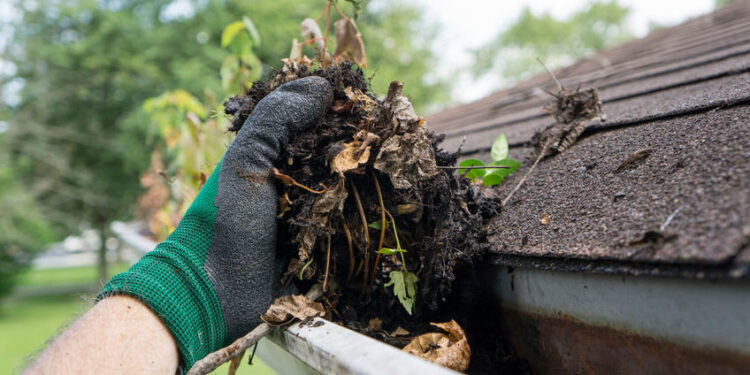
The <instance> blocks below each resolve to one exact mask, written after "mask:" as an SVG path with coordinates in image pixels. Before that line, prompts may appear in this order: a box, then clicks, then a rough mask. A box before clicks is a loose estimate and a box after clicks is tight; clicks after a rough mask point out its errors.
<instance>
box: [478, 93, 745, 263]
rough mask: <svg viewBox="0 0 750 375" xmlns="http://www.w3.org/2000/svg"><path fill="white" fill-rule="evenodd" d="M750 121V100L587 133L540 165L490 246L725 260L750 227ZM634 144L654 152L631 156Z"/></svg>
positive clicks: (504, 250)
mask: <svg viewBox="0 0 750 375" xmlns="http://www.w3.org/2000/svg"><path fill="white" fill-rule="evenodd" d="M748 123H750V106H748V105H739V106H736V107H732V108H727V109H718V110H712V111H708V112H704V113H698V114H695V115H691V116H683V117H679V118H673V119H667V120H661V121H656V122H652V123H645V124H642V125H637V126H631V127H625V128H620V129H616V130H611V131H606V132H599V133H596V134H593V135H592V136H590V137H587V138H584V139H582V140H580V141H579V142H578V143H577V144H576V146H575V147H573V148H572V149H570V150H568V151H567V152H566V153H565V154H563V155H557V156H554V157H551V158H549V159H548V160H546V161H545V162H543V163H540V164H539V166H538V167H537V170H536V171H535V172H534V177H533V183H531V184H528V185H527V186H525V187H524V188H522V189H520V190H519V191H518V193H517V195H516V197H514V200H513V201H512V202H511V204H509V205H508V206H507V207H506V209H505V210H504V212H503V214H502V215H500V216H498V217H496V218H495V219H494V220H493V221H492V224H491V231H492V234H491V236H490V242H491V243H492V247H493V250H492V251H493V252H494V253H498V254H513V255H522V256H531V257H555V258H565V259H575V258H579V259H588V260H594V259H596V260H607V259H610V260H620V261H628V262H653V261H661V262H664V263H690V262H693V263H697V264H708V265H710V264H722V263H726V262H728V261H730V260H732V259H733V257H734V256H735V255H737V254H738V252H739V251H740V249H741V247H742V246H743V244H745V243H747V238H748V234H747V233H746V232H748V229H747V228H748V226H750V225H749V224H748V223H749V222H750V137H748V136H747V134H748V133H747V124H748ZM639 150H651V151H650V153H648V156H647V157H636V158H633V155H634V154H638V155H646V152H643V151H641V152H640V153H639V152H638V151H639ZM634 159H638V160H637V161H635V162H632V163H628V160H634ZM527 164H528V163H525V165H527ZM623 165H626V166H625V167H622V168H620V167H621V166H623ZM522 174H523V170H519V172H518V173H516V174H515V175H514V176H513V177H511V178H509V180H508V181H507V183H504V184H503V185H502V187H501V189H502V190H504V191H507V190H508V189H510V186H512V185H513V184H514V181H516V179H517V178H518V176H519V175H522ZM500 194H501V195H502V194H503V192H501V193H500ZM678 210H679V211H678ZM675 212H676V214H675ZM543 214H546V215H548V216H549V218H550V221H549V224H548V225H543V224H542V223H540V218H541V217H542V215H543ZM673 214H674V216H672V215H673ZM670 216H672V220H671V221H669V223H668V225H666V226H665V223H666V222H667V221H668V219H669V217H670Z"/></svg>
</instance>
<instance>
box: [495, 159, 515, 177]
mask: <svg viewBox="0 0 750 375" xmlns="http://www.w3.org/2000/svg"><path fill="white" fill-rule="evenodd" d="M490 166H493V167H508V168H500V169H490V173H489V174H498V175H500V176H502V177H505V176H509V175H511V174H513V172H515V171H516V170H517V169H518V168H519V167H520V166H521V162H520V161H518V160H515V159H510V158H507V159H503V160H496V161H493V162H492V163H490Z"/></svg>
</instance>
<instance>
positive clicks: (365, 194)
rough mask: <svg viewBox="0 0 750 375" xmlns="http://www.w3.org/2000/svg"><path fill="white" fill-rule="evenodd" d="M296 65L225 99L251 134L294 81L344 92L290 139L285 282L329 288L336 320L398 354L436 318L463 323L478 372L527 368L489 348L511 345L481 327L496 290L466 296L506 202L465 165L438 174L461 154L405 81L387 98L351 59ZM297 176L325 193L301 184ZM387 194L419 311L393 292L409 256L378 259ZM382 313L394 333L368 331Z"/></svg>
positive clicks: (284, 201) (283, 220)
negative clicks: (427, 117)
mask: <svg viewBox="0 0 750 375" xmlns="http://www.w3.org/2000/svg"><path fill="white" fill-rule="evenodd" d="M285 69H286V70H282V71H279V72H276V73H275V74H273V75H272V78H271V79H270V80H269V81H267V82H256V83H255V84H253V86H252V87H251V88H250V89H249V90H248V92H247V93H245V95H242V96H238V97H234V98H230V99H229V100H228V101H227V102H226V103H225V111H226V113H227V114H228V115H230V116H231V117H232V119H233V121H232V127H231V129H230V130H233V131H239V130H240V129H241V127H242V125H243V124H244V122H245V120H246V118H247V117H248V116H249V115H250V113H251V112H252V110H253V108H254V107H255V105H256V104H257V102H258V101H259V100H260V99H262V98H263V97H265V96H266V95H268V94H269V93H270V92H271V91H273V89H275V88H276V87H278V86H279V85H280V84H282V83H284V82H287V81H290V80H293V79H297V78H302V77H306V76H310V75H315V76H320V77H324V78H326V79H327V80H328V81H329V82H330V83H331V85H332V87H333V88H334V98H333V104H332V106H331V108H329V110H328V111H327V113H326V114H325V116H324V118H323V119H322V120H321V121H320V122H319V123H318V124H316V125H315V126H314V127H313V128H312V129H311V130H309V131H307V132H304V133H301V134H298V135H296V137H295V138H294V139H292V140H291V141H290V143H289V145H288V146H287V147H286V149H285V150H284V151H283V154H282V158H281V162H280V163H279V165H278V166H277V168H278V172H277V175H278V176H279V177H280V182H281V181H285V183H284V184H281V183H280V184H279V187H280V189H279V192H280V199H281V200H280V219H279V236H278V238H279V243H278V250H277V251H278V253H279V254H280V255H281V256H287V257H290V258H291V260H290V264H289V268H288V270H287V272H286V274H285V276H284V279H283V281H284V282H287V283H288V282H295V283H297V284H298V286H300V289H301V290H305V289H306V286H307V285H310V284H312V283H314V282H326V283H327V285H328V286H329V292H328V293H327V294H326V296H325V297H324V299H323V301H324V306H325V308H326V310H327V311H328V313H329V314H330V318H331V319H333V320H334V321H337V322H340V323H342V324H344V325H346V326H348V327H350V328H352V329H355V330H358V331H360V332H362V333H365V334H368V335H370V336H373V337H376V338H378V339H380V340H382V341H385V342H388V343H390V344H392V345H396V346H398V347H402V346H404V345H405V344H406V343H407V342H408V340H404V337H394V336H392V335H390V334H389V333H390V332H393V331H394V330H396V329H397V328H398V327H402V328H405V329H406V330H408V331H409V335H408V337H413V336H415V335H417V334H420V333H423V332H427V331H433V330H434V328H433V327H431V326H430V325H429V322H436V321H437V322H439V321H447V320H450V319H456V320H457V321H458V322H459V324H461V325H462V326H464V327H465V329H466V332H467V336H468V339H469V343H470V345H472V352H473V353H474V355H473V358H472V365H471V366H472V367H471V368H470V369H469V370H470V372H473V373H491V372H492V369H493V368H497V366H500V364H506V367H507V368H512V367H513V366H516V363H517V361H516V360H515V359H514V358H513V356H512V355H511V354H509V352H508V351H507V350H505V349H504V348H503V347H502V346H497V345H484V344H485V343H492V344H495V343H497V340H499V338H497V337H496V336H497V332H498V331H497V330H494V331H492V330H488V327H487V326H486V324H489V323H486V324H480V323H479V322H481V321H485V322H486V321H487V320H488V319H486V315H484V314H485V313H490V310H489V309H490V307H489V306H487V304H488V302H487V301H488V300H489V296H488V295H486V293H488V291H486V290H485V289H484V288H479V287H477V288H468V289H475V291H474V292H472V293H469V294H467V292H466V290H467V288H466V285H467V284H471V283H473V284H471V285H477V282H476V281H472V280H474V279H475V277H474V276H475V275H476V272H475V271H474V268H473V266H474V265H476V264H478V263H481V262H482V260H483V259H484V257H485V255H486V254H487V251H488V249H489V243H488V242H487V232H486V225H485V224H486V223H487V221H488V220H489V219H490V218H491V217H493V216H495V215H497V214H498V210H499V207H500V205H499V201H498V199H497V197H496V196H495V195H493V194H489V195H488V194H486V193H484V191H485V190H484V189H482V188H481V187H480V186H478V185H475V184H471V183H470V182H469V180H468V179H465V178H461V177H460V176H458V175H457V174H456V173H455V171H454V170H450V169H438V168H439V167H440V166H453V165H455V163H456V161H457V158H458V155H457V154H452V153H446V152H444V151H442V150H441V149H440V147H439V144H440V142H441V141H442V137H440V136H438V135H435V134H433V133H432V132H430V131H429V130H428V128H427V127H426V126H424V125H423V122H424V121H423V120H422V119H421V118H419V117H417V116H416V114H414V113H413V110H412V109H411V104H409V103H408V99H406V97H404V96H403V95H402V93H401V90H402V86H401V85H400V84H398V83H392V84H391V87H390V89H389V92H388V94H387V96H386V97H385V98H384V99H378V98H377V97H376V96H375V95H374V94H373V93H372V92H371V91H370V87H369V83H368V81H367V80H366V79H365V78H364V75H363V73H362V71H361V70H359V69H358V68H356V67H353V66H352V65H350V64H346V63H344V64H340V65H336V66H332V67H328V68H326V69H317V70H310V69H308V68H307V66H305V65H300V66H291V65H287V66H286V67H285ZM343 156H346V157H343ZM337 169H338V170H345V172H344V173H336V172H335V171H334V170H337ZM292 180H293V181H295V182H297V183H299V184H301V185H304V186H307V187H309V188H310V189H312V190H319V191H322V193H319V194H318V193H311V192H310V191H309V190H305V189H302V188H299V187H297V186H293V185H290V184H291V181H292ZM376 181H377V183H376ZM378 187H379V188H380V190H381V193H382V197H383V206H384V207H385V209H386V212H387V213H390V214H391V215H393V217H394V218H395V222H396V227H397V228H398V235H399V239H400V243H401V246H402V247H403V248H404V249H406V253H404V255H405V260H406V262H405V263H406V268H407V269H408V271H409V272H412V273H414V274H416V276H417V277H418V278H419V281H418V283H417V296H416V304H415V306H414V311H413V314H411V315H410V314H408V313H407V312H406V310H405V309H404V308H403V307H402V306H401V305H400V303H399V300H398V299H397V298H396V297H395V296H394V293H393V289H392V288H391V287H385V284H386V283H387V282H388V281H389V273H390V272H391V271H394V270H399V269H401V265H402V262H401V260H400V258H399V257H398V254H394V255H393V256H391V255H383V256H378V255H376V252H377V250H378V248H377V245H378V242H379V238H380V236H381V230H380V229H379V228H378V227H377V226H372V225H371V226H370V227H365V225H363V221H362V219H361V216H362V214H364V216H365V217H366V223H367V224H368V225H370V224H373V223H376V224H382V215H383V214H384V213H383V211H382V210H381V203H380V200H379V198H378V191H377V190H378ZM357 200H359V201H360V203H361V207H362V213H360V209H359V204H357ZM388 222H389V223H388V224H387V226H386V231H385V236H384V240H383V247H389V248H395V247H396V241H395V236H394V234H393V230H392V227H391V225H392V224H390V217H389V218H388ZM365 231H367V233H368V235H369V242H368V240H367V236H365ZM349 241H351V244H352V245H351V253H350V252H349V249H350V246H349ZM329 246H330V254H331V255H330V260H328V259H329V258H328V248H329ZM377 258H379V263H378V266H377V267H375V263H376V262H378V260H376V259H377ZM326 268H328V269H329V272H328V277H326V271H325V270H326ZM373 274H374V277H373ZM458 301H462V302H458ZM469 307H471V309H467V308H469ZM372 318H378V319H381V320H382V330H379V331H378V332H372V331H370V330H369V329H368V322H369V320H370V319H372ZM493 337H494V338H493ZM474 344H477V345H476V346H474ZM511 373H516V372H511Z"/></svg>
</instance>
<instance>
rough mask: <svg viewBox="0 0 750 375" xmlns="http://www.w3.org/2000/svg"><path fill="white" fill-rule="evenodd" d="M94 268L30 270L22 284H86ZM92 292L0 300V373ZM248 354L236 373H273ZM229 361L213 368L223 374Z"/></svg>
mask: <svg viewBox="0 0 750 375" xmlns="http://www.w3.org/2000/svg"><path fill="white" fill-rule="evenodd" d="M127 268H128V264H127V263H118V264H112V265H110V266H109V272H110V274H111V275H114V274H116V273H119V272H122V271H124V270H126V269H127ZM97 278H98V275H97V269H96V267H94V266H88V267H72V268H57V269H46V270H30V271H28V272H27V273H25V274H24V275H22V276H21V277H20V280H19V283H18V286H19V287H21V288H33V289H44V287H55V286H60V285H65V284H68V285H73V284H86V283H92V284H93V283H95V282H97ZM92 299H93V296H91V295H89V296H88V297H84V296H82V293H78V294H74V295H61V296H39V297H25V298H15V299H13V298H11V299H9V300H7V301H0V336H2V340H0V374H11V373H13V372H14V371H16V370H20V367H21V366H23V365H24V364H25V363H26V361H27V359H28V358H29V357H30V356H32V355H34V354H36V352H37V351H38V350H40V349H42V348H43V347H44V345H45V343H46V342H47V340H48V339H49V338H50V337H52V335H54V334H56V333H57V332H60V331H61V330H62V329H63V328H64V327H65V326H67V325H68V323H70V322H72V321H73V319H75V318H76V317H77V316H79V315H80V314H81V313H82V312H83V311H84V310H85V309H87V308H88V307H89V306H91V301H92ZM246 363H247V356H245V358H244V359H243V364H242V365H241V366H240V368H239V370H238V371H237V374H239V375H273V374H275V373H274V372H273V370H271V368H269V367H268V366H266V365H265V364H264V363H262V362H261V361H260V360H259V358H257V357H256V358H255V359H254V360H253V366H248V365H247V364H246ZM227 369H228V365H224V366H222V367H220V368H219V369H217V370H216V371H214V374H226V373H227Z"/></svg>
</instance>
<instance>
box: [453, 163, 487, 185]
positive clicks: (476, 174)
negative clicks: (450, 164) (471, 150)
mask: <svg viewBox="0 0 750 375" xmlns="http://www.w3.org/2000/svg"><path fill="white" fill-rule="evenodd" d="M458 166H459V167H482V166H484V162H483V161H481V160H479V159H466V160H464V161H462V162H460V163H458ZM466 171H467V169H459V170H458V174H459V175H462V174H464V172H466ZM468 171H469V172H468V173H466V178H468V179H470V180H472V181H473V180H474V179H475V178H482V176H484V174H485V173H486V170H484V169H468Z"/></svg>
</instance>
